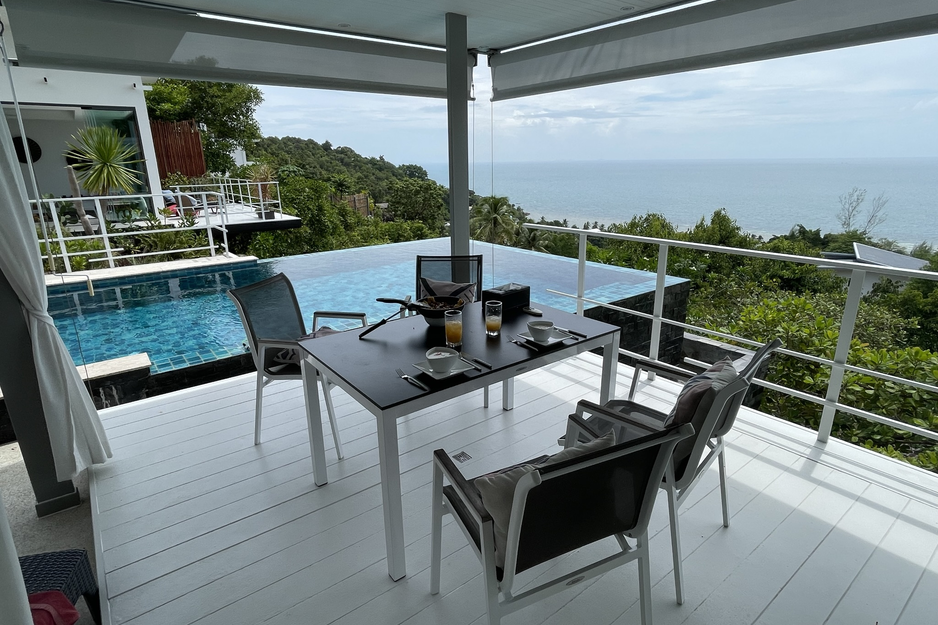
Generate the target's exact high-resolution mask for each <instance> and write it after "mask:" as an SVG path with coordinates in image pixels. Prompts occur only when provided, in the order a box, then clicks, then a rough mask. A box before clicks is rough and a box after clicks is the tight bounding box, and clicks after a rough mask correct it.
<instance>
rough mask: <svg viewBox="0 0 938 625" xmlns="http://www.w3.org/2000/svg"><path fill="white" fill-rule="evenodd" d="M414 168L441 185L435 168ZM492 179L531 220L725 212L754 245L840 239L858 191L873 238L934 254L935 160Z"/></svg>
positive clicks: (514, 166)
mask: <svg viewBox="0 0 938 625" xmlns="http://www.w3.org/2000/svg"><path fill="white" fill-rule="evenodd" d="M424 167H425V168H426V170H427V172H428V173H429V175H430V177H431V178H432V179H434V180H436V181H437V182H440V183H441V184H443V185H446V184H448V178H449V175H448V169H447V165H446V164H445V163H433V164H429V165H424ZM494 178H495V185H494V194H495V195H504V196H507V197H508V198H509V200H511V202H512V203H513V204H515V205H516V206H520V207H521V208H522V209H524V210H525V211H526V212H528V213H529V214H530V216H531V218H532V219H534V220H537V219H539V218H541V217H545V218H547V219H568V220H569V221H570V223H571V224H574V225H577V226H582V225H583V224H584V223H585V222H589V223H591V224H592V223H593V222H594V221H596V222H599V223H601V224H610V223H621V222H626V221H628V220H629V219H631V218H632V216H633V215H642V214H645V213H649V212H657V213H662V214H663V215H665V217H667V218H668V219H669V220H670V221H671V222H672V223H673V224H675V225H676V226H677V227H678V228H681V229H685V228H688V227H691V226H693V225H694V224H695V223H697V222H698V221H699V220H700V218H701V217H707V218H709V216H710V215H711V214H712V213H713V211H715V210H717V209H718V208H725V209H726V210H727V212H728V213H729V215H730V217H732V218H733V219H735V220H736V222H737V223H738V224H739V225H740V226H741V227H742V228H743V229H744V230H745V231H747V232H750V233H752V234H756V235H761V236H763V237H770V236H772V235H776V234H784V233H787V232H788V231H789V230H791V228H792V227H793V226H795V225H796V224H803V225H804V226H805V227H807V228H809V229H816V228H820V229H821V232H822V233H826V232H838V231H840V225H839V223H838V221H837V214H838V212H839V211H840V202H839V199H838V198H839V197H840V196H841V195H844V194H845V193H847V192H849V191H850V190H851V189H852V188H853V187H858V188H860V189H866V191H867V196H866V198H867V199H866V202H865V203H864V204H863V207H862V208H861V213H862V214H865V211H866V209H868V208H869V206H870V204H871V203H872V199H873V198H875V197H876V196H878V195H880V194H883V195H884V196H885V197H886V198H888V203H887V204H886V207H885V209H884V211H883V213H882V214H883V215H885V216H886V221H885V222H884V223H882V224H881V225H880V226H878V227H877V228H876V229H874V230H873V232H872V236H873V238H876V239H879V238H888V239H892V240H894V241H897V242H899V243H900V244H902V245H904V246H906V247H911V246H913V245H915V244H917V243H921V242H923V241H924V242H926V243H929V244H931V245H936V246H938V158H890V159H814V160H738V161H737V160H732V161H731V160H681V161H677V160H675V161H575V162H542V163H536V162H528V163H523V162H510V163H495V167H494ZM470 186H472V188H473V190H474V191H475V192H476V193H477V194H479V195H490V194H492V192H493V186H492V166H491V164H489V163H477V164H476V165H475V166H474V167H471V168H470Z"/></svg>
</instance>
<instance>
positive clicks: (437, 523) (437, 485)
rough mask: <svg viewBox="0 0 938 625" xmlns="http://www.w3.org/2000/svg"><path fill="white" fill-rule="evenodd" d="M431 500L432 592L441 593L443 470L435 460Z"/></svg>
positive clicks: (434, 593) (432, 593)
mask: <svg viewBox="0 0 938 625" xmlns="http://www.w3.org/2000/svg"><path fill="white" fill-rule="evenodd" d="M430 496H431V497H432V499H431V501H430V594H431V595H437V594H439V593H440V566H441V565H442V562H441V561H442V559H443V535H442V534H443V472H442V471H441V470H440V468H439V467H438V466H437V464H436V461H434V462H433V487H432V489H431V494H430Z"/></svg>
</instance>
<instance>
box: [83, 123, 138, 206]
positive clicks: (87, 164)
mask: <svg viewBox="0 0 938 625" xmlns="http://www.w3.org/2000/svg"><path fill="white" fill-rule="evenodd" d="M72 141H73V142H74V143H69V142H67V143H66V145H67V146H68V148H69V149H68V150H67V151H66V152H65V156H66V157H69V158H73V159H75V160H76V161H78V162H77V163H76V165H75V174H76V175H77V176H78V180H79V182H81V185H82V186H83V187H85V188H86V189H87V190H88V191H89V192H90V193H92V194H94V195H109V194H110V192H111V191H112V190H120V191H123V192H124V193H133V191H134V185H136V184H140V182H141V180H140V176H139V175H138V173H137V172H136V171H134V170H133V169H131V168H130V167H128V165H133V164H134V163H139V162H140V160H139V159H137V158H136V156H137V148H136V147H134V146H132V145H127V144H125V143H124V139H123V137H121V135H120V133H119V132H118V131H117V129H116V128H112V127H110V126H90V127H88V128H84V129H82V130H79V131H78V136H77V137H76V136H75V135H72Z"/></svg>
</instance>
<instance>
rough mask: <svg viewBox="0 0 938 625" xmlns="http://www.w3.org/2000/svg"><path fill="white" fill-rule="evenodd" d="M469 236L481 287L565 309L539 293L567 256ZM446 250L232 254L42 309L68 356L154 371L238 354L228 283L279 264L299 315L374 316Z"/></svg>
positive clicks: (628, 291)
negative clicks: (521, 291)
mask: <svg viewBox="0 0 938 625" xmlns="http://www.w3.org/2000/svg"><path fill="white" fill-rule="evenodd" d="M471 245H472V250H471V251H472V253H473V254H482V255H483V256H484V257H485V259H484V263H485V264H484V275H485V278H484V281H483V285H484V286H485V288H488V287H490V286H494V285H498V284H504V283H506V282H518V283H521V284H527V285H530V286H531V299H532V301H534V302H538V303H541V304H546V305H549V306H554V307H556V308H561V309H564V310H569V311H571V312H572V311H573V310H575V308H576V305H575V303H574V301H573V300H571V299H568V298H564V297H560V296H557V295H553V294H551V293H548V292H547V289H548V288H550V289H554V290H558V291H563V292H566V293H575V292H576V277H577V263H576V261H575V260H572V259H568V258H561V257H558V256H550V255H548V254H540V253H536V252H529V251H525V250H519V249H515V248H509V247H502V246H493V245H490V244H488V243H475V242H473V243H472V244H471ZM448 253H449V239H431V240H427V241H411V242H407V243H396V244H391V245H380V246H374V247H364V248H354V249H348V250H337V251H333V252H321V253H318V254H306V255H302V256H289V257H285V258H277V259H272V260H266V261H258V262H257V263H256V264H255V263H251V262H246V263H239V264H237V265H234V266H232V267H231V268H226V269H224V270H217V269H213V270H211V271H209V272H205V273H196V274H191V273H182V272H175V273H170V274H158V273H157V274H150V275H145V276H135V277H134V278H132V279H126V278H125V279H121V280H102V281H100V282H96V283H95V295H94V297H92V296H90V295H88V293H87V291H86V290H84V289H79V288H78V287H71V288H70V289H68V290H66V289H65V288H63V287H50V289H49V312H50V313H51V314H52V317H53V318H54V319H55V325H56V327H57V328H58V329H59V332H60V333H61V335H62V338H63V340H64V341H65V344H66V346H67V347H68V350H69V352H70V353H71V355H72V358H73V359H74V361H75V364H76V365H81V364H84V363H92V362H99V361H102V360H109V359H111V358H119V357H121V356H129V355H131V354H139V353H144V352H145V353H147V354H148V355H149V357H150V361H151V363H152V367H151V372H152V373H160V372H164V371H170V370H172V369H179V368H182V367H188V366H191V365H197V364H201V363H205V362H210V361H213V360H217V359H219V358H225V357H227V356H232V355H236V354H242V353H244V351H245V347H244V341H245V335H244V329H243V327H242V325H241V320H240V318H239V317H238V312H237V310H236V309H235V307H234V304H232V302H231V300H230V299H229V298H228V297H227V295H226V292H227V291H228V289H231V288H236V287H240V286H244V285H246V284H251V283H253V282H257V281H258V280H263V279H264V278H267V277H269V276H272V275H274V274H276V273H278V272H283V273H285V274H286V275H287V276H289V278H290V280H291V281H292V282H293V286H294V288H295V289H296V294H297V298H298V299H299V302H300V308H301V309H302V311H303V316H304V317H305V319H306V323H307V324H310V323H311V320H312V314H313V311H315V310H348V311H360V312H365V313H367V314H368V318H369V320H370V321H371V322H374V321H377V320H378V319H380V318H381V317H385V316H387V315H388V314H390V313H392V312H393V311H394V310H395V305H393V304H382V303H380V302H376V301H375V298H376V297H404V296H405V295H412V294H413V292H414V283H415V277H414V257H415V256H416V255H417V254H448ZM493 264H494V272H493ZM586 278H587V282H586V288H587V293H586V296H587V297H589V298H591V299H595V300H599V301H604V302H611V301H616V300H620V299H623V298H626V297H630V296H632V295H636V294H639V293H644V292H647V291H650V290H654V285H655V276H654V274H650V273H647V272H642V271H635V270H631V269H623V268H620V267H610V266H606V265H600V264H597V263H590V264H589V268H588V269H587V273H586ZM669 280H670V281H669V283H668V284H671V283H673V282H679V281H682V280H680V279H676V278H675V279H671V278H669ZM128 282H131V283H128ZM332 325H335V324H332Z"/></svg>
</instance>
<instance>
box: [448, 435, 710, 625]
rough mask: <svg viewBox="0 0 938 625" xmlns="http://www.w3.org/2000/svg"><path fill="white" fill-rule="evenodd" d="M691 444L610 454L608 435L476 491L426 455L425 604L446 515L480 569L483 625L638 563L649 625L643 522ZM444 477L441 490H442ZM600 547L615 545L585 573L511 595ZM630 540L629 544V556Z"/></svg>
mask: <svg viewBox="0 0 938 625" xmlns="http://www.w3.org/2000/svg"><path fill="white" fill-rule="evenodd" d="M692 434H693V426H691V425H689V424H685V425H682V426H680V427H677V428H673V429H670V430H667V431H660V432H655V433H652V434H649V435H648V436H644V437H642V438H639V439H637V440H632V441H627V442H624V443H621V444H617V445H614V444H613V443H614V439H613V437H612V435H611V434H610V435H609V436H607V437H605V438H604V439H601V440H598V441H593V442H592V443H588V444H586V445H582V446H578V447H577V448H575V449H567V450H564V451H562V452H560V453H559V454H556V455H555V456H554V457H552V458H547V459H537V460H535V461H534V462H536V464H523V465H516V466H515V467H512V468H510V469H505V470H503V471H501V472H498V473H494V474H488V475H485V476H481V477H480V478H477V479H476V480H475V481H469V480H467V479H466V478H465V477H463V475H462V474H461V473H460V472H459V469H457V468H456V465H455V464H454V463H453V461H452V460H451V459H450V458H449V456H447V455H446V452H444V451H443V450H442V449H437V450H436V451H434V452H433V493H432V503H431V510H432V525H431V530H430V535H431V547H430V549H431V551H430V592H431V594H438V593H439V591H440V567H441V547H442V545H441V533H442V519H443V515H444V514H452V515H453V517H454V518H455V520H456V523H457V525H458V526H459V528H460V529H461V530H462V531H463V533H464V534H465V535H466V537H467V538H468V540H469V543H470V546H471V547H472V548H473V550H474V552H475V554H476V557H478V558H479V560H480V561H481V563H482V580H483V581H482V585H483V587H484V593H485V604H486V611H487V614H488V623H489V625H497V624H498V623H500V621H501V617H502V616H505V615H507V614H509V613H511V612H515V611H517V610H520V609H522V608H524V607H526V606H528V605H530V604H531V603H534V602H535V601H539V600H540V599H542V598H545V597H547V596H549V595H551V594H553V593H556V592H560V591H563V590H566V589H567V588H569V587H571V586H573V585H575V584H577V583H579V582H582V581H584V580H586V579H590V578H592V577H595V576H597V575H601V574H602V573H605V572H607V571H609V570H611V569H613V568H615V567H617V566H620V565H622V564H625V563H627V562H630V561H632V560H638V579H639V599H640V604H641V614H642V623H643V624H644V625H650V624H651V586H652V580H651V571H650V567H649V562H648V521H649V519H650V517H651V512H652V508H653V506H654V504H655V499H656V497H655V495H656V494H657V490H658V489H657V485H658V483H660V481H661V478H662V476H663V475H664V471H665V467H666V466H667V464H668V459H669V458H670V457H671V454H672V451H673V450H674V446H675V445H676V444H678V441H680V440H682V439H684V438H686V437H688V436H691V435H692ZM597 443H604V445H597ZM444 477H446V479H447V481H448V482H449V485H448V486H444V485H443V478H444ZM500 535H501V536H502V538H503V540H500V539H499V536H500ZM609 537H615V539H616V541H617V543H618V545H617V547H618V549H615V550H613V553H612V554H611V555H609V556H607V557H604V558H601V559H599V560H597V561H593V560H592V559H591V561H590V563H589V564H587V565H586V566H583V567H581V568H579V569H577V570H575V571H573V572H572V573H567V574H563V575H560V576H552V578H551V579H549V580H547V581H543V582H541V581H540V576H538V581H539V582H540V583H538V584H536V585H534V586H533V587H528V585H527V584H525V587H526V590H524V591H523V592H521V593H520V594H517V595H515V594H513V592H512V590H513V586H514V583H515V580H516V578H517V576H518V574H520V573H522V572H524V571H526V570H528V569H530V568H532V567H535V566H537V565H538V564H541V563H544V562H547V561H550V560H553V559H554V558H557V557H560V556H562V555H564V554H567V553H569V552H572V551H575V550H577V549H579V548H581V547H583V546H586V545H589V544H591V543H595V542H596V541H599V540H602V539H604V538H609ZM629 539H632V540H634V541H635V545H634V546H633V545H632V544H631V543H630V542H629ZM611 546H612V545H610V547H611ZM454 557H458V556H454ZM532 583H533V582H532ZM499 595H501V597H500V596H499Z"/></svg>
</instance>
